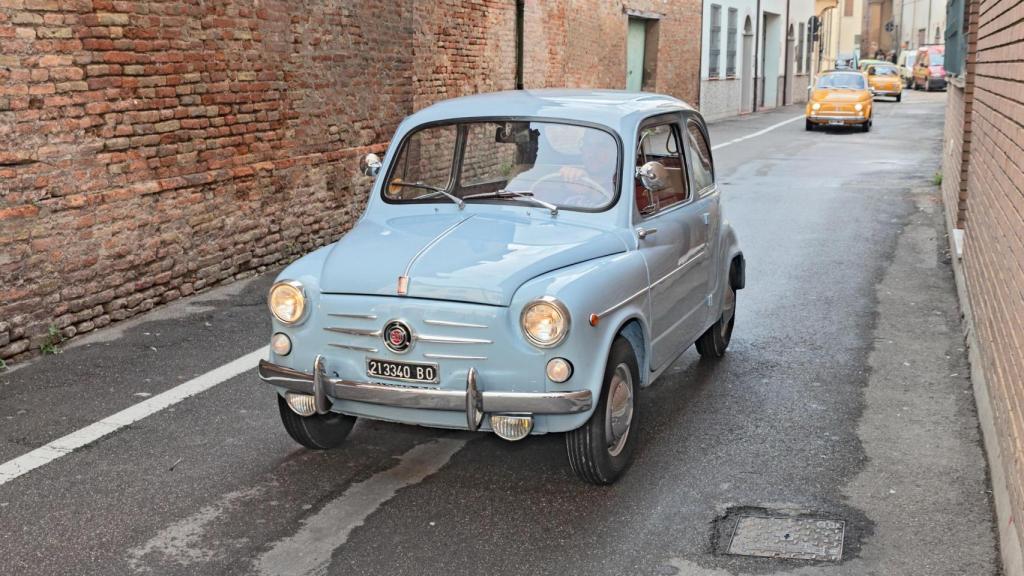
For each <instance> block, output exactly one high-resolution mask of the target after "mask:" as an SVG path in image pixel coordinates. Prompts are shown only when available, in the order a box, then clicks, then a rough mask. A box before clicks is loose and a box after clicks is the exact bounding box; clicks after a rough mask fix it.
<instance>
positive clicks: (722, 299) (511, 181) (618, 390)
mask: <svg viewBox="0 0 1024 576" xmlns="http://www.w3.org/2000/svg"><path fill="white" fill-rule="evenodd" d="M391 142H393V145H392V146H391V147H390V148H389V149H388V151H387V154H386V156H385V157H384V159H383V161H381V160H380V159H379V158H378V157H377V156H376V155H374V154H369V155H367V156H366V157H365V158H364V159H363V162H362V168H363V171H364V174H366V175H369V176H373V177H375V179H376V180H375V182H374V184H373V188H372V192H371V195H370V198H369V201H368V203H367V206H366V210H365V212H364V214H363V216H362V218H360V220H359V221H358V222H357V223H356V224H355V226H354V227H353V228H352V230H351V231H349V232H348V233H347V234H346V235H345V236H344V237H343V238H341V239H340V240H339V241H337V242H335V243H333V244H330V245H328V246H325V247H323V248H320V249H319V250H316V251H314V252H312V253H310V254H307V255H305V256H303V257H302V258H300V259H299V260H297V261H296V262H294V263H292V264H291V265H290V266H288V267H287V268H286V269H285V270H284V271H282V272H281V273H280V275H279V277H278V278H277V281H276V283H275V284H274V285H273V287H272V288H271V290H270V294H269V298H268V301H269V306H270V311H271V314H272V325H273V329H272V335H271V346H270V350H271V351H270V356H269V358H268V359H267V360H263V361H261V362H260V364H259V376H260V377H261V379H262V380H264V381H265V382H267V383H268V384H270V385H272V386H273V387H274V388H275V390H276V391H277V393H278V407H279V412H280V417H281V420H282V422H283V425H284V428H285V430H286V431H287V432H288V434H290V435H291V437H292V438H293V439H294V440H295V441H297V442H298V443H299V444H302V445H303V446H306V447H309V448H313V449H327V448H331V447H334V446H338V445H339V444H341V443H342V441H343V440H344V439H345V437H346V436H347V435H348V433H349V431H350V430H351V429H352V426H353V424H354V422H355V420H356V418H369V419H378V420H387V421H392V422H401V423H407V424H417V425H421V426H431V427H438V428H452V429H460V430H471V431H476V430H481V431H492V432H494V433H495V434H497V435H498V436H500V437H501V438H504V439H506V440H512V441H514V440H520V439H522V438H524V437H526V436H528V435H530V434H549V433H564V434H565V440H566V451H567V455H568V460H569V463H570V465H571V467H572V469H573V470H574V471H575V472H576V473H577V474H578V475H579V477H580V478H582V479H583V480H585V481H587V482H591V483H596V484H607V483H611V482H613V481H614V480H615V479H616V478H618V477H619V476H620V474H622V472H623V471H624V470H625V469H626V467H627V466H628V464H629V462H630V459H631V457H632V455H633V452H634V450H635V449H636V445H637V442H638V441H639V437H638V424H637V423H638V421H639V420H638V418H639V415H640V413H639V403H638V400H637V399H638V396H639V395H640V394H642V392H641V389H642V388H644V387H646V386H647V385H649V384H651V383H652V382H653V381H654V380H655V379H656V378H657V377H658V376H659V375H660V374H661V373H662V372H664V371H665V370H666V369H667V368H668V367H669V366H670V365H671V364H672V362H673V361H674V360H675V359H676V358H677V357H678V356H679V355H680V354H681V353H682V352H683V351H684V350H686V349H687V348H688V347H689V346H690V345H691V344H696V348H697V351H698V352H699V353H700V355H701V356H702V357H704V358H719V357H721V356H722V355H723V354H724V353H725V350H726V348H727V347H728V346H729V342H730V340H731V337H732V332H733V326H734V323H735V311H736V292H737V290H739V289H741V288H743V286H744V283H745V281H744V270H745V261H744V257H743V253H742V252H741V251H740V248H739V244H738V242H737V238H736V234H735V232H734V231H733V228H732V226H731V225H730V224H729V222H728V221H727V220H726V219H725V218H723V216H722V210H721V206H720V203H719V190H718V187H717V185H716V183H715V168H714V162H713V160H712V154H711V146H710V142H709V141H708V134H707V129H706V126H705V124H704V120H703V119H702V117H701V115H700V114H699V113H698V112H697V111H696V110H694V109H693V108H691V107H690V106H688V105H687V104H685V103H683V102H682V101H680V100H677V99H675V98H671V97H668V96H661V95H656V94H648V93H641V92H622V91H610V90H533V91H514V92H498V93H493V94H483V95H476V96H468V97H464V98H457V99H453V100H447V101H443V102H439V103H437V104H434V105H433V106H430V107H428V108H425V109H424V110H421V111H419V112H417V113H415V114H413V115H412V116H410V117H408V118H406V119H405V120H404V121H403V122H402V123H401V124H400V125H399V127H398V129H397V131H396V133H395V135H394V138H393V139H392V140H391Z"/></svg>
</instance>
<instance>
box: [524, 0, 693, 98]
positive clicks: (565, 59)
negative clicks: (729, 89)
mask: <svg viewBox="0 0 1024 576" xmlns="http://www.w3.org/2000/svg"><path fill="white" fill-rule="evenodd" d="M626 10H629V11H631V12H633V13H638V14H640V15H642V16H649V17H651V19H654V20H655V21H656V22H657V24H656V30H657V36H658V40H657V66H656V70H655V73H654V78H653V82H652V83H649V84H647V85H645V86H644V89H645V90H650V91H654V92H661V93H664V94H669V95H671V96H675V97H677V98H680V99H682V100H685V101H687V102H689V103H690V104H691V105H693V106H695V107H696V106H697V104H698V101H697V100H698V95H699V92H700V29H701V2H700V0H673V1H672V2H663V1H661V0H635V1H628V2H623V1H621V0H549V1H544V2H541V1H534V2H527V3H526V13H525V27H524V29H525V34H524V38H525V41H524V47H525V50H524V59H525V61H526V67H525V74H524V82H525V85H526V86H527V87H530V86H568V87H588V88H622V87H623V86H624V82H625V76H626V29H627V26H628V20H627V13H626Z"/></svg>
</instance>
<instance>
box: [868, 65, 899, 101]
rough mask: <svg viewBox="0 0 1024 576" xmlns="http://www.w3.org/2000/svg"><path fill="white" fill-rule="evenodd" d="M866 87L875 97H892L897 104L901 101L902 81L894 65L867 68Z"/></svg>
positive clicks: (897, 68)
mask: <svg viewBox="0 0 1024 576" xmlns="http://www.w3.org/2000/svg"><path fill="white" fill-rule="evenodd" d="M867 73H868V87H869V88H870V89H871V91H872V92H874V93H875V96H892V97H893V98H895V99H896V101H897V102H900V101H902V100H903V80H902V79H901V78H900V69H899V67H897V66H896V65H895V64H874V65H871V66H868V68H867Z"/></svg>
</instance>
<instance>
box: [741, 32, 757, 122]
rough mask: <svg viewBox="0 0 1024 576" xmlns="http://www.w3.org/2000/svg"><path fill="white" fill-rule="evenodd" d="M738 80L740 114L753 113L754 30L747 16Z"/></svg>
mask: <svg viewBox="0 0 1024 576" xmlns="http://www.w3.org/2000/svg"><path fill="white" fill-rule="evenodd" d="M740 78H741V79H742V82H743V84H742V87H741V90H740V93H741V100H740V112H753V110H754V30H753V25H752V24H751V23H750V16H747V19H746V21H745V22H744V23H743V56H742V60H741V63H740Z"/></svg>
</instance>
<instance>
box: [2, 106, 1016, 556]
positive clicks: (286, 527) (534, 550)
mask: <svg viewBox="0 0 1024 576" xmlns="http://www.w3.org/2000/svg"><path fill="white" fill-rule="evenodd" d="M943 110H944V95H943V94H934V93H930V94H921V93H907V94H905V98H904V101H903V102H902V103H900V104H895V103H890V102H879V103H878V104H877V105H876V111H875V114H876V119H875V123H874V128H873V129H872V131H871V132H870V133H867V134H863V133H859V132H845V131H835V132H813V133H809V132H805V131H804V126H803V121H802V119H797V117H798V116H799V115H800V114H801V112H802V111H801V110H800V109H798V108H793V107H790V108H786V109H781V110H776V111H773V112H769V113H765V114H759V115H754V116H748V117H744V118H740V119H735V120H729V121H725V122H720V123H716V124H713V125H712V126H711V127H710V130H711V136H712V144H713V145H714V146H715V147H716V149H715V160H716V169H717V173H718V180H719V183H720V185H721V187H722V191H723V192H722V193H723V204H724V209H725V215H726V217H727V218H728V219H730V220H731V221H732V222H733V224H734V226H735V227H736V229H737V231H738V233H739V235H740V241H741V243H742V245H743V249H744V252H745V254H746V257H747V262H748V269H747V288H746V289H745V290H743V291H741V292H740V293H739V301H738V312H737V323H736V328H735V332H734V335H733V341H732V345H731V347H730V349H729V352H728V353H727V355H726V357H725V358H724V359H722V360H721V361H719V362H717V363H716V362H701V361H699V360H698V356H697V354H696V353H695V352H694V351H693V350H692V349H691V350H690V351H688V352H687V353H685V354H684V355H683V356H682V357H681V358H679V360H678V361H677V362H676V363H675V364H674V365H673V367H672V368H671V369H670V370H669V371H667V372H666V373H665V375H663V376H662V377H661V378H660V379H659V380H658V381H657V382H656V383H655V384H654V385H653V386H652V387H650V388H647V389H644V390H643V391H642V392H641V394H640V413H641V414H642V416H643V418H642V420H641V423H640V428H639V434H640V436H641V444H640V446H639V450H638V451H637V454H636V460H635V462H634V464H633V466H632V468H631V469H630V470H629V472H628V473H627V474H626V475H625V476H624V477H623V478H622V479H621V480H620V481H619V482H618V483H617V484H615V485H614V486H610V487H601V488H597V487H593V486H589V485H585V484H582V483H580V482H579V481H578V480H577V479H576V478H575V476H574V475H573V474H572V472H571V471H570V470H569V467H568V464H567V462H566V458H565V450H564V441H563V439H562V437H561V436H560V435H550V436H544V437H533V438H530V439H529V440H527V441H523V442H518V443H507V442H504V441H502V440H499V439H497V438H495V437H494V436H491V435H482V434H470V433H463V432H450V431H439V430H431V429H426V428H417V427H410V426H401V425H396V424H388V423H381V422H370V421H360V422H359V423H358V424H357V425H356V427H355V429H354V431H353V433H352V435H351V436H350V437H349V439H348V441H347V443H346V444H345V445H344V446H343V447H342V448H339V449H337V450H334V451H331V452H326V453H317V452H310V451H307V450H304V449H301V448H299V447H298V446H297V445H295V444H294V443H293V442H292V441H291V440H290V439H289V438H288V437H287V435H286V434H285V432H284V430H283V429H282V427H281V424H280V422H279V419H278V415H277V407H276V404H275V400H274V393H273V392H272V391H271V390H270V389H268V388H267V387H266V386H265V385H264V384H262V383H261V382H260V381H259V380H258V379H257V378H256V376H255V370H249V371H246V372H244V373H242V374H239V375H237V376H233V377H228V378H226V379H224V380H223V381H218V382H216V383H215V385H212V386H211V387H209V388H208V389H206V390H205V391H201V392H199V393H197V394H195V395H194V396H191V397H188V398H185V399H183V400H181V401H180V402H179V403H176V404H174V405H172V406H169V407H167V408H165V409H162V410H159V411H157V412H155V413H154V414H152V415H150V416H148V417H145V418H142V419H139V420H137V421H134V422H132V423H131V424H129V425H127V426H125V427H123V428H120V429H118V430H117V431H115V432H113V433H110V434H108V435H106V436H104V437H102V438H101V439H99V440H98V441H96V442H94V443H91V444H89V445H87V446H85V447H83V448H80V449H78V450H75V451H73V452H71V453H69V454H67V455H64V456H62V457H60V458H57V459H55V460H53V461H52V462H49V463H47V464H44V465H41V466H40V467H38V468H36V469H34V470H32V471H30V472H28V473H25V474H23V475H20V476H18V477H16V478H14V479H12V480H10V481H8V482H6V483H3V484H0V574H18V575H33V574H104V575H111V574H159V575H176V574H338V575H341V574H389V575H391V574H394V575H398V574H415V575H426V574H445V575H450V574H510V573H516V574H523V573H530V574H683V575H707V576H721V575H725V574H772V573H785V574H823V575H831V574H850V575H853V574H858V575H865V574H878V575H887V574H901V575H909V574H927V575H945V574H948V575H964V574H970V575H977V576H983V575H990V574H991V575H995V574H998V565H997V552H996V543H995V537H994V534H993V524H992V522H993V520H992V512H991V506H990V494H989V492H988V489H989V487H988V481H987V476H986V463H985V460H984V454H983V451H982V448H981V446H980V443H979V441H980V438H979V431H978V423H977V417H976V414H975V409H974V402H973V396H972V394H971V387H970V382H969V380H968V379H967V374H968V369H967V364H966V355H965V352H964V349H963V342H962V338H961V336H960V334H961V331H960V317H959V310H958V308H957V302H956V295H955V290H954V286H953V278H952V272H951V271H950V268H949V264H948V258H949V255H948V253H947V250H946V246H947V243H946V240H945V237H944V227H943V221H942V218H943V216H942V207H941V202H940V199H939V196H938V189H937V188H936V187H935V186H934V184H933V183H932V179H933V176H934V174H935V172H937V171H938V170H939V164H940V160H941V156H940V155H941V152H942V142H941V139H942V126H943V124H942V114H943ZM791 119H795V120H794V121H791V122H788V123H785V124H781V123H782V122H784V121H787V120H791ZM780 124H781V125H780ZM769 128H770V130H767V131H765V130H766V129H769ZM271 281H272V275H264V276H262V277H258V278H255V279H253V280H251V281H246V282H244V283H237V284H234V285H231V286H228V287H226V288H222V289H218V290H215V291H212V292H210V293H207V294H205V295H201V296H199V297H194V298H191V299H188V300H185V301H181V302H177V303H175V304H173V305H171V306H169V307H167V308H164V309H162V310H160V311H158V312H156V313H152V314H150V315H148V316H145V317H142V318H139V319H135V320H132V321H130V322H127V323H122V324H121V325H119V326H115V327H113V328H110V329H107V330H105V331H102V332H99V333H97V334H95V335H92V336H90V337H89V338H87V339H83V340H80V341H78V342H77V343H75V345H73V346H70V347H67V348H65V349H64V350H63V351H62V352H61V353H60V354H57V355H54V356H47V357H43V358H40V359H39V360H37V361H35V362H32V363H30V364H29V365H27V366H24V367H20V368H17V369H15V370H11V371H7V372H4V373H0V394H2V398H3V401H2V402H0V464H2V463H3V462H7V461H10V460H11V459H13V458H16V457H19V456H23V455H25V454H27V453H29V452H30V451H31V450H33V449H34V448H38V447H40V446H43V445H45V444H47V443H48V442H51V441H53V440H55V439H57V438H60V437H62V436H64V435H67V434H70V433H73V432H75V431H76V430H80V429H82V428H84V427H86V426H89V425H90V424H93V423H94V422H97V421H99V420H102V419H104V418H107V417H108V416H110V415H111V414H114V413H116V412H118V411H120V410H123V409H126V408H129V407H131V406H133V405H136V404H138V403H139V402H144V401H145V400H146V399H147V398H151V397H153V396H154V395H157V394H160V393H161V392H164V391H166V390H169V389H171V388H173V387H175V386H177V385H179V384H181V383H183V382H186V381H189V380H191V379H193V378H196V377H198V376H200V375H203V374H205V373H207V372H209V371H211V370H214V369H216V368H218V367H220V366H223V365H225V364H226V363H229V362H231V361H232V360H235V359H236V358H239V357H241V356H243V355H245V354H248V353H251V352H253V351H254V350H257V349H259V348H261V347H263V346H265V345H266V340H267V337H268V334H269V321H268V318H267V313H266V308H265V305H264V295H265V293H266V289H267V288H268V286H269V284H270V282H271ZM750 516H753V517H772V518H782V519H787V518H788V519H793V518H806V517H812V518H819V519H826V520H828V521H841V522H843V523H844V530H845V532H844V538H843V548H842V559H841V561H840V562H838V563H832V562H815V561H810V560H798V559H782V558H766V557H751V556H741V555H735V554H730V553H729V552H730V543H731V539H732V536H733V534H734V533H735V528H736V525H737V523H738V522H739V521H740V519H741V518H743V517H750Z"/></svg>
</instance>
